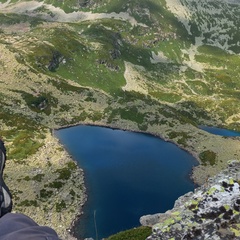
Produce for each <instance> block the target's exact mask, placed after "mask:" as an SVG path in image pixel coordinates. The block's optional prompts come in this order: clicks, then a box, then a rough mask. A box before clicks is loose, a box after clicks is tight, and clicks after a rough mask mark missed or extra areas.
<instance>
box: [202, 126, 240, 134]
mask: <svg viewBox="0 0 240 240" xmlns="http://www.w3.org/2000/svg"><path fill="white" fill-rule="evenodd" d="M199 128H200V129H202V130H204V131H206V132H209V133H212V134H215V135H220V136H223V137H238V136H240V132H236V131H233V130H228V129H224V128H217V127H209V126H199Z"/></svg>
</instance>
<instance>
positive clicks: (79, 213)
mask: <svg viewBox="0 0 240 240" xmlns="http://www.w3.org/2000/svg"><path fill="white" fill-rule="evenodd" d="M77 126H82V127H86V126H90V127H92V126H93V127H94V126H95V127H100V128H105V129H111V130H113V131H114V130H120V131H122V133H120V132H119V133H117V132H116V133H114V132H113V131H111V132H112V134H114V135H115V134H117V136H118V134H121V136H122V134H123V136H125V134H124V133H123V132H124V131H126V132H129V133H131V132H132V133H141V134H142V135H145V136H150V137H153V138H152V139H154V138H155V140H154V141H158V139H159V140H161V141H162V142H165V143H166V144H171V145H174V146H175V147H174V149H175V148H176V147H177V148H178V149H179V150H180V148H179V147H178V146H176V144H173V143H172V142H170V141H165V140H164V139H162V138H160V137H159V136H157V135H156V134H151V133H149V132H144V131H129V130H128V129H124V130H123V129H122V128H116V127H112V126H109V125H108V126H106V125H103V124H101V125H100V124H77ZM67 128H70V127H69V126H67V127H66V126H65V127H61V128H58V129H55V130H54V131H53V134H54V136H56V137H57V136H58V139H61V138H59V135H60V134H59V133H57V132H55V131H58V130H63V129H67ZM80 129H81V128H80ZM83 129H85V128H83ZM86 129H88V128H86ZM75 131H77V129H76V130H70V131H64V132H63V133H64V134H63V136H67V139H68V142H69V140H70V139H71V138H73V139H75V140H74V142H76V143H77V142H79V141H80V139H82V138H84V135H82V137H81V138H80V139H78V138H76V136H77V135H78V136H79V134H78V133H77V132H76V134H73V136H72V135H71V134H67V132H69V133H75ZM102 131H104V132H105V131H106V132H109V131H108V130H102ZM75 135H76V136H75ZM80 135H81V132H80ZM90 135H91V134H90ZM74 136H75V137H74ZM133 136H134V135H133ZM135 136H136V135H135ZM115 138H116V137H115ZM144 138H145V137H144ZM59 141H60V142H61V143H62V146H63V145H65V149H68V150H70V149H72V148H70V146H69V145H68V144H67V142H64V141H63V139H62V140H59ZM134 142H135V140H134ZM120 144H121V143H120ZM74 145H77V144H74ZM171 145H166V146H171ZM164 146H165V144H164ZM90 148H91V145H90ZM84 149H86V151H87V152H88V151H89V149H88V147H87V148H84ZM150 149H151V148H150ZM72 150H73V149H72ZM72 150H71V157H72V158H73V160H74V156H73V155H72V154H73V153H74V152H75V151H72ZM181 150H182V149H181ZM154 151H155V150H153V152H154ZM156 151H157V152H159V151H158V150H157V149H156ZM151 152H152V151H151ZM184 152H185V154H186V153H188V152H187V151H184ZM148 154H150V153H148ZM160 154H161V151H160ZM165 154H166V153H165ZM170 155H171V154H170ZM164 156H165V155H164ZM189 156H190V155H189ZM75 157H76V155H75ZM179 157H180V155H179ZM191 158H192V155H191ZM174 159H175V160H174V161H175V164H181V162H179V161H177V160H178V158H177V155H176V157H175V156H174ZM179 160H181V158H179ZM75 161H78V160H76V159H75ZM192 161H193V162H192ZM192 161H190V162H192V163H193V164H191V166H190V168H189V169H188V170H187V172H186V173H185V174H184V176H185V177H184V178H185V179H186V180H187V181H188V182H191V184H194V183H193V181H192V179H191V177H190V176H191V172H192V170H191V168H192V166H193V165H196V164H198V162H197V161H196V159H195V158H194V159H193V160H192ZM78 162H79V161H78ZM183 163H184V161H183ZM175 164H174V165H175ZM174 165H173V166H174ZM78 166H79V167H80V168H84V167H83V166H85V165H84V164H83V165H81V163H80V164H79V165H78ZM81 166H82V167H81ZM171 167H172V166H171ZM184 181H185V180H184ZM86 184H87V182H86V181H85V186H86ZM196 187H197V186H196V185H195V184H194V188H196ZM87 190H88V189H87ZM187 191H190V190H187ZM191 191H192V190H191ZM86 194H87V195H88V194H89V193H88V191H86ZM172 200H174V201H175V200H176V199H175V198H174V199H172ZM172 200H171V201H172ZM82 207H83V208H81V209H80V211H78V212H77V213H76V217H75V219H74V221H73V222H72V225H71V234H72V235H73V236H77V235H75V231H74V225H75V223H76V221H77V220H78V221H79V218H81V215H82V213H83V211H82V209H83V210H84V205H83V206H82ZM84 211H86V209H85V210H84ZM155 211H158V210H157V209H155V210H154V212H155ZM159 211H165V210H161V208H160V210H159ZM140 214H144V213H143V212H142V211H141V213H140ZM139 218H140V217H139ZM75 230H76V228H75ZM77 231H78V230H77Z"/></svg>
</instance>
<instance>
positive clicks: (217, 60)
mask: <svg viewBox="0 0 240 240" xmlns="http://www.w3.org/2000/svg"><path fill="white" fill-rule="evenodd" d="M239 11H240V5H239V4H238V2H237V1H230V0H229V1H217V2H216V1H210V0H203V1H201V2H196V1H190V0H166V1H164V0H148V1H127V0H125V1H117V0H112V1H109V0H102V1H91V0H90V1H85V0H80V1H62V2H59V1H50V0H49V1H17V2H16V1H10V0H9V1H1V3H0V35H1V38H0V53H1V54H0V74H1V75H0V89H1V90H0V95H1V99H0V104H1V112H0V116H1V118H0V122H1V129H0V134H1V135H2V136H3V138H4V139H5V140H6V144H7V148H8V150H9V159H11V160H13V161H12V162H11V164H12V165H11V167H14V166H20V165H21V164H22V163H23V162H24V164H26V165H28V166H29V172H27V173H24V172H23V173H22V176H21V179H25V177H26V175H29V174H30V175H31V176H32V177H34V176H36V174H37V173H36V172H34V171H31V169H32V168H34V166H33V165H32V163H31V162H32V161H33V160H32V158H35V156H36V155H40V154H39V151H42V149H43V148H44V146H45V145H46V142H48V141H49V140H48V137H47V136H48V133H49V131H50V130H51V129H54V128H58V127H63V126H70V125H75V124H81V123H84V124H85V123H88V124H98V125H107V126H110V127H117V128H123V129H129V130H133V131H144V132H149V133H152V134H154V135H157V136H160V137H162V138H164V139H166V140H169V141H172V142H174V143H176V144H178V145H179V146H180V147H182V148H184V149H186V150H187V151H189V152H191V153H192V154H193V155H194V156H196V157H197V158H198V159H199V161H200V163H201V165H200V166H198V167H197V168H195V169H194V173H193V178H194V180H195V181H196V182H198V183H199V184H202V183H204V182H205V181H206V179H207V178H208V176H209V175H214V174H216V173H218V172H219V171H220V170H221V169H223V168H225V167H226V166H227V161H228V160H229V159H238V158H239V156H240V149H239V140H238V139H231V138H223V137H220V136H215V135H212V134H209V133H206V132H204V131H202V130H200V129H199V128H198V125H215V126H224V127H227V128H229V129H235V130H239V131H240V112H239V96H240V93H239V84H240V83H239V81H238V80H239V65H240V64H239V63H240V57H239V51H240V43H239V34H240V33H239V25H240V24H239V21H240V20H239V18H238V17H237V16H239ZM56 151H58V150H57V149H56ZM34 154H35V155H34ZM208 154H209V155H210V156H215V157H214V159H213V160H212V159H209V158H208ZM33 156H34V157H33ZM202 156H205V157H204V158H203V157H202ZM38 161H46V160H44V156H42V155H41V158H40V159H38ZM50 161H51V159H50ZM59 164H60V163H59ZM60 165H61V164H60ZM52 166H55V167H57V168H58V167H59V166H57V165H55V164H52ZM35 167H36V166H35ZM61 167H62V168H63V169H65V167H66V163H64V164H62V165H61ZM6 171H8V170H7V169H6ZM44 171H45V170H44ZM55 171H56V170H53V172H55ZM58 171H59V170H58ZM58 171H57V172H56V174H58V173H59V172H58ZM56 178H58V175H56ZM8 179H9V184H10V185H12V187H13V188H14V189H17V187H18V186H17V185H16V178H15V176H14V174H13V173H12V172H11V171H10V169H9V172H8ZM27 179H28V178H27ZM23 181H25V180H23ZM44 181H46V179H45V178H44V179H42V181H40V182H41V184H44ZM53 181H54V180H53ZM69 181H70V180H69ZM71 181H72V180H71ZM35 182H36V181H35ZM25 183H26V184H29V189H32V188H33V187H32V186H31V184H32V182H31V181H25ZM35 184H38V183H35ZM39 184H40V183H39ZM39 188H40V187H39ZM39 188H37V189H35V190H34V191H33V192H34V194H35V198H36V196H38V195H39V194H40V189H39ZM60 189H62V186H61V187H60ZM53 190H54V191H55V189H52V188H51V187H49V191H52V192H54V191H53ZM58 190H59V189H58ZM74 191H75V190H74ZM15 194H16V199H18V200H16V208H19V209H20V210H21V211H28V210H27V209H30V208H31V206H27V205H31V204H25V205H24V207H22V208H20V206H21V203H22V202H24V199H25V198H26V196H25V195H23V194H22V193H20V192H17V191H16V193H15ZM56 194H57V193H56ZM81 194H82V192H81V193H79V196H80V195H81ZM63 195H64V194H63ZM76 196H77V195H76ZM81 196H83V195H81ZM33 199H34V197H33ZM73 199H75V198H74V196H73ZM75 200H76V201H79V200H78V198H76V199H75ZM75 200H74V201H75ZM61 201H65V202H66V204H69V205H71V203H70V202H68V201H67V200H66V198H64V197H63V198H62V200H59V202H61ZM42 202H43V201H41V200H38V201H37V203H38V205H39V206H43V203H42ZM66 204H65V205H64V204H62V205H61V206H62V207H64V208H66V209H67V208H68V205H66ZM58 206H59V205H58ZM44 207H46V206H44ZM56 207H57V206H53V205H50V206H49V208H55V209H56ZM43 224H45V223H43ZM46 224H48V222H47V223H46ZM66 224H69V223H66ZM59 231H64V230H59Z"/></svg>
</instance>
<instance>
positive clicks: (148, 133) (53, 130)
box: [52, 123, 199, 237]
mask: <svg viewBox="0 0 240 240" xmlns="http://www.w3.org/2000/svg"><path fill="white" fill-rule="evenodd" d="M76 126H96V127H104V128H109V129H112V130H121V131H128V132H133V133H141V134H146V135H149V136H153V137H156V138H159V139H161V140H163V141H165V142H169V143H172V144H174V145H175V146H177V147H179V148H180V149H181V150H184V151H185V152H187V153H189V154H190V155H191V156H193V157H194V158H195V159H196V162H197V163H198V164H199V161H198V159H197V158H196V157H195V156H194V155H196V154H195V153H194V152H191V151H188V150H186V149H184V148H183V147H181V146H179V145H178V144H176V143H175V142H174V141H171V140H169V139H165V138H163V136H161V135H160V134H156V133H153V132H150V131H141V130H132V129H127V128H121V127H115V126H111V125H107V124H99V123H98V124H95V123H79V124H73V125H67V126H62V127H58V128H54V129H52V135H53V136H54V137H55V138H57V137H56V136H55V134H54V132H55V131H58V130H62V129H67V128H71V127H76ZM57 139H58V138H57ZM58 141H59V144H60V145H61V146H62V147H63V148H64V149H65V150H66V148H65V147H64V145H63V144H62V143H60V140H59V139H58ZM66 151H67V150H66ZM70 157H71V158H72V160H73V161H74V162H75V163H76V160H75V159H74V157H73V156H71V155H70ZM196 166H198V165H195V166H193V167H192V170H191V172H190V173H189V174H188V176H186V177H188V178H189V181H191V182H192V183H193V184H194V185H195V188H196V187H198V186H199V184H198V183H196V182H195V181H194V179H193V178H192V175H193V171H194V168H195V167H196ZM78 167H79V168H80V169H81V170H82V172H83V178H84V170H83V169H82V168H81V166H80V165H79V164H78ZM84 187H85V189H86V191H85V195H86V196H85V199H84V201H83V202H81V203H80V208H79V209H78V211H77V212H76V215H75V218H74V219H73V221H72V224H71V226H70V228H69V233H70V234H71V235H72V236H73V237H74V236H75V231H74V227H75V224H76V222H77V221H78V220H79V218H81V216H82V215H83V214H84V212H83V208H84V206H85V204H86V202H87V199H88V193H87V192H88V191H87V188H86V183H85V178H84Z"/></svg>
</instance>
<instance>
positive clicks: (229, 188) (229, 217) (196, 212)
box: [140, 160, 240, 240]
mask: <svg viewBox="0 0 240 240" xmlns="http://www.w3.org/2000/svg"><path fill="white" fill-rule="evenodd" d="M140 222H141V224H142V225H148V226H152V229H153V233H152V235H151V236H149V237H148V238H147V239H148V240H155V239H176V240H177V239H205V240H206V239H211V240H212V239H214V240H217V239H240V162H239V161H236V160H233V161H231V162H229V165H228V168H227V169H226V170H224V171H222V172H221V173H219V174H218V175H217V176H215V177H213V178H209V179H208V181H207V182H206V183H205V184H204V185H202V186H201V187H199V188H197V189H195V191H194V192H190V193H187V194H185V195H183V196H181V197H180V198H179V199H178V200H177V201H176V202H175V205H174V208H173V209H172V210H169V211H167V212H165V213H159V214H155V215H149V216H143V217H142V218H141V219H140Z"/></svg>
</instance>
